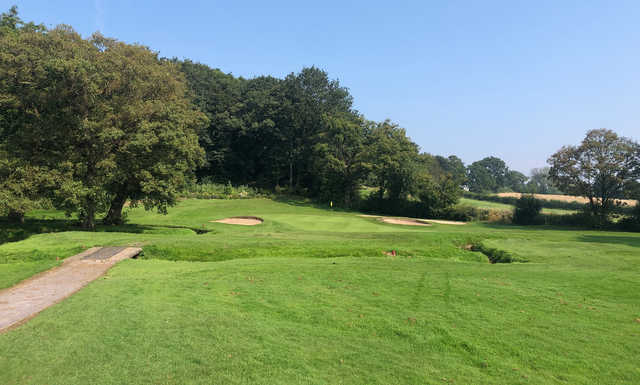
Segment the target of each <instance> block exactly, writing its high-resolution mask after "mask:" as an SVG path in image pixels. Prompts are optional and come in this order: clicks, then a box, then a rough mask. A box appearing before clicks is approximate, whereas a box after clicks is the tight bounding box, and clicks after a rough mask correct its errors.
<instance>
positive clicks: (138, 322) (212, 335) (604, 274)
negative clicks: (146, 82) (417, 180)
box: [0, 199, 640, 384]
mask: <svg viewBox="0 0 640 385" xmlns="http://www.w3.org/2000/svg"><path fill="white" fill-rule="evenodd" d="M241 215H255V216H259V217H262V218H264V220H265V222H264V224H262V225H258V226H254V227H242V226H233V225H225V224H219V223H211V222H209V221H210V220H215V219H219V218H224V217H228V216H241ZM30 218H31V219H30V221H29V223H28V224H27V225H25V228H29V229H32V230H30V231H32V232H36V230H38V229H39V231H41V230H42V229H43V228H46V229H47V231H58V232H51V233H43V234H36V235H31V236H30V237H28V238H26V239H24V240H21V241H17V242H9V243H4V244H2V245H0V287H7V286H9V285H11V284H12V283H15V282H16V281H19V280H20V279H24V278H26V277H28V276H30V275H31V274H33V273H35V272H37V271H39V270H42V269H46V268H48V267H50V266H53V265H55V264H56V263H59V262H58V261H56V257H57V256H61V255H63V256H69V255H72V254H73V253H76V252H78V251H80V250H82V249H83V248H87V247H90V246H95V245H134V244H136V245H140V244H141V245H142V247H143V248H144V256H143V257H142V258H141V259H138V260H128V261H124V262H122V263H120V264H119V265H117V266H116V267H115V268H113V269H112V270H111V271H110V272H109V273H108V274H107V275H106V276H105V277H103V278H101V279H99V280H97V281H95V282H93V283H92V284H90V285H89V286H87V287H86V288H85V289H83V290H81V291H80V292H78V293H77V294H75V295H74V296H72V297H70V298H68V299H67V300H65V301H63V302H61V303H60V304H58V305H55V306H53V307H51V308H49V309H47V310H45V311H44V312H42V313H41V314H40V315H38V316H37V317H35V318H34V319H32V320H31V321H29V322H28V323H26V324H24V325H22V326H21V327H19V328H16V329H13V330H11V331H9V332H7V333H4V334H1V335H0V384H85V383H87V384H88V383H91V384H122V383H127V384H636V383H640V360H638V359H637V357H640V295H639V294H638V293H640V278H639V277H640V234H632V233H612V232H595V231H571V230H567V229H553V228H548V227H516V226H500V225H488V224H469V225H465V226H453V225H434V226H430V227H411V226H400V225H390V224H385V223H381V222H379V221H377V220H375V219H373V218H363V217H359V216H358V215H357V213H352V212H341V211H329V210H325V209H320V208H314V207H311V206H307V205H303V204H300V203H298V202H276V201H271V200H258V199H255V200H187V201H183V202H181V203H180V204H179V205H178V206H177V207H175V208H172V209H170V212H169V215H167V216H162V215H157V214H154V213H149V212H145V211H144V210H141V209H135V210H132V211H131V212H130V213H129V219H130V224H129V225H127V226H122V227H119V228H115V229H114V228H101V229H99V231H97V232H82V231H63V230H69V229H68V228H65V225H64V222H62V221H60V218H62V216H61V214H59V213H57V212H36V213H32V214H31V216H30ZM37 218H40V220H37ZM43 218H46V220H43ZM3 226H5V231H6V229H7V228H8V225H6V224H5V225H3ZM107 230H109V231H107ZM205 230H206V231H208V232H206V233H203V232H204V231H205ZM12 231H13V230H12ZM199 233H201V234H199ZM479 242H481V243H482V244H483V245H485V246H486V247H488V248H496V249H500V250H504V251H507V252H509V253H511V254H512V255H513V256H514V257H516V258H517V259H519V260H526V261H527V262H526V263H510V264H489V263H487V258H486V257H485V256H484V255H483V254H481V253H479V252H472V251H466V250H464V249H463V247H462V246H464V245H466V244H469V243H479ZM389 250H397V251H398V256H396V257H392V256H388V255H385V254H384V253H383V252H384V251H389ZM0 306H1V305H0Z"/></svg>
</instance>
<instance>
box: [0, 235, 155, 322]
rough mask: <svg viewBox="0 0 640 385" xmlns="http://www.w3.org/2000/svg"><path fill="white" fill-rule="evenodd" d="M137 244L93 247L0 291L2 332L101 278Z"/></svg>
mask: <svg viewBox="0 0 640 385" xmlns="http://www.w3.org/2000/svg"><path fill="white" fill-rule="evenodd" d="M141 251H142V249H140V248H137V247H94V248H91V249H89V250H87V251H85V252H83V253H80V254H78V255H74V256H73V257H69V258H67V259H65V260H64V262H63V264H62V265H61V266H58V267H55V268H53V269H51V270H47V271H45V272H42V273H40V274H37V275H35V276H33V277H31V278H29V279H27V280H25V281H22V282H20V283H19V284H17V285H15V286H13V287H10V288H8V289H4V290H1V291H0V333H2V332H4V331H6V330H7V329H9V328H11V327H15V326H17V325H20V324H21V323H23V322H25V321H27V320H29V319H30V318H32V317H34V316H35V315H37V314H38V313H40V312H41V311H42V310H44V309H46V308H48V307H49V306H51V305H54V304H56V303H58V302H60V301H62V300H63V299H65V298H67V297H68V296H70V295H71V294H73V293H75V292H76V291H78V290H80V289H82V288H83V287H84V286H85V285H87V284H88V283H89V282H91V281H93V280H95V279H96V278H99V277H100V276H101V275H103V274H104V273H106V272H107V270H109V269H110V268H111V267H112V266H113V265H115V264H116V263H118V262H120V261H122V260H123V259H127V258H132V257H134V256H136V255H138V254H140V252H141Z"/></svg>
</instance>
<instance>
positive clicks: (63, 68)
mask: <svg viewBox="0 0 640 385" xmlns="http://www.w3.org/2000/svg"><path fill="white" fill-rule="evenodd" d="M99 55H100V51H99V50H98V48H97V47H95V46H94V45H93V44H91V42H89V41H87V40H84V39H82V37H81V36H80V35H78V34H77V33H75V32H74V31H73V30H72V29H71V28H70V27H67V26H59V27H57V28H55V29H54V30H51V31H25V32H21V33H18V34H5V35H3V36H2V37H1V41H0V107H1V109H2V110H3V115H4V118H3V119H2V121H1V124H2V128H1V129H0V131H2V133H3V137H4V142H5V143H6V147H5V150H6V151H7V155H8V157H9V158H11V159H17V160H19V163H21V164H23V163H28V164H29V165H31V166H33V167H39V168H41V169H42V170H58V171H59V173H60V174H61V175H65V176H67V177H68V178H67V179H66V180H65V181H63V182H61V184H60V186H58V188H56V189H55V192H56V197H55V198H56V199H55V202H56V204H57V206H58V207H60V208H64V209H65V210H67V212H72V211H78V212H79V214H80V217H81V218H82V219H83V222H84V224H85V226H86V227H93V225H94V218H95V214H96V213H97V212H99V211H102V210H104V209H105V208H106V205H107V202H108V200H107V194H106V191H105V189H104V184H105V182H106V180H107V179H108V177H109V174H110V173H111V172H112V171H113V169H114V167H115V164H114V163H113V156H112V152H111V143H110V141H109V138H108V135H105V124H104V123H105V117H106V116H107V115H108V114H109V111H108V108H106V106H105V105H104V104H103V103H101V102H100V98H101V93H102V90H103V89H104V86H105V80H106V78H105V76H106V75H107V74H105V73H104V72H103V71H101V68H100V66H99V60H98V56H99Z"/></svg>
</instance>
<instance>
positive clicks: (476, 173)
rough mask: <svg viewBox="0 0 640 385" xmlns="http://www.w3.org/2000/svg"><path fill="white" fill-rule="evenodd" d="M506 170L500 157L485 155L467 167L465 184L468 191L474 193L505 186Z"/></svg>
mask: <svg viewBox="0 0 640 385" xmlns="http://www.w3.org/2000/svg"><path fill="white" fill-rule="evenodd" d="M508 172H509V169H508V168H507V165H506V164H505V163H504V161H503V160H502V159H500V158H496V157H494V156H490V157H486V158H484V159H482V160H479V161H476V162H473V163H472V164H470V165H469V167H467V178H468V180H467V185H468V187H469V190H470V191H472V192H476V193H485V192H496V191H498V190H499V189H500V188H501V187H503V186H505V182H506V180H507V173H508Z"/></svg>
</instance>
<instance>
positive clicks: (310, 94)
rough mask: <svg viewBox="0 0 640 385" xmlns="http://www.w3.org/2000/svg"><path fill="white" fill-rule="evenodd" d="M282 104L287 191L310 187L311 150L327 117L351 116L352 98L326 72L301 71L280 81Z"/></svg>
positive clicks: (281, 124) (281, 125) (280, 120)
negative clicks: (286, 162) (287, 168)
mask: <svg viewBox="0 0 640 385" xmlns="http://www.w3.org/2000/svg"><path fill="white" fill-rule="evenodd" d="M282 86H283V90H284V97H285V101H284V103H283V110H282V114H281V119H279V122H278V123H279V127H280V128H281V129H282V130H284V132H285V135H284V137H286V138H287V141H286V142H285V144H284V146H283V148H282V150H283V151H284V152H285V153H286V154H287V156H288V167H289V170H288V174H289V188H290V189H293V187H294V184H295V186H296V187H300V186H301V184H309V181H310V180H312V179H313V175H312V174H311V172H310V171H311V168H312V165H313V158H312V156H311V155H312V154H313V152H312V149H313V146H314V145H315V143H316V139H317V136H318V135H319V134H320V133H321V132H322V128H323V126H324V119H325V116H326V115H340V114H354V116H355V113H354V111H352V109H351V107H352V105H353V98H352V97H351V95H350V94H349V90H348V89H346V88H344V87H342V86H341V85H340V82H339V81H338V80H330V79H329V75H328V74H327V72H325V71H323V70H321V69H319V68H316V67H310V68H303V69H302V70H301V71H300V72H299V73H298V74H293V73H292V74H289V75H288V76H287V77H286V78H285V79H284V81H283V84H282Z"/></svg>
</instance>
